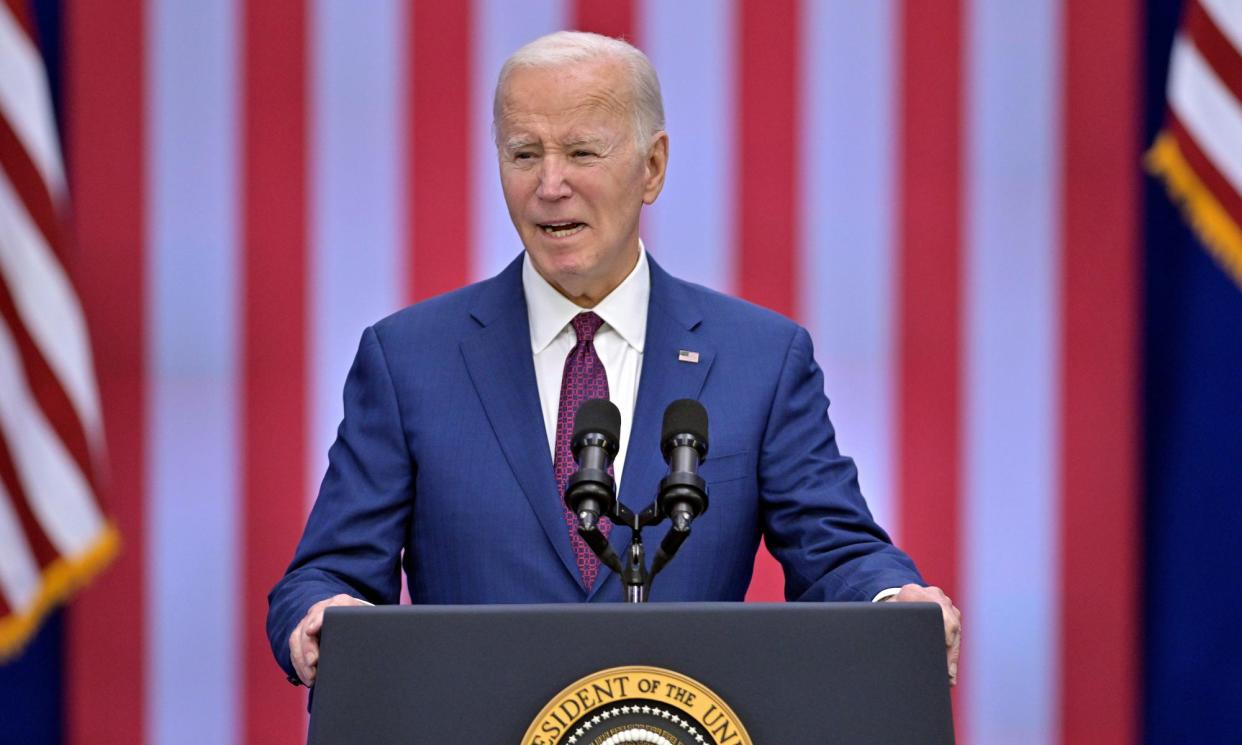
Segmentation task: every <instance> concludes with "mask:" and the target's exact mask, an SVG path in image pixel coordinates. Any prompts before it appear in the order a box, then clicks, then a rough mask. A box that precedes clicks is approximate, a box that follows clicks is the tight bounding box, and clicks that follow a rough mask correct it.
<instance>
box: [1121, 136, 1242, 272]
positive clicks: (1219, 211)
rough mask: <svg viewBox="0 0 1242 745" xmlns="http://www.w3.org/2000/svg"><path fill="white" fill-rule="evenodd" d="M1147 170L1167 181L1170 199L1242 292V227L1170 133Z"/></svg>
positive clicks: (1160, 138)
mask: <svg viewBox="0 0 1242 745" xmlns="http://www.w3.org/2000/svg"><path fill="white" fill-rule="evenodd" d="M1144 162H1145V164H1146V166H1147V170H1148V171H1149V172H1151V173H1152V174H1154V175H1156V176H1159V177H1160V178H1162V179H1163V180H1164V184H1165V187H1166V188H1167V189H1168V190H1169V196H1171V197H1172V198H1173V200H1174V201H1175V202H1177V203H1178V204H1180V205H1181V207H1182V213H1183V214H1184V215H1185V216H1186V220H1187V221H1188V222H1189V223H1190V224H1191V226H1192V227H1193V228H1194V229H1195V232H1196V233H1197V234H1198V235H1199V239H1200V240H1202V241H1203V243H1204V244H1205V245H1206V246H1207V247H1208V250H1209V251H1210V253H1211V254H1212V255H1213V256H1214V257H1215V258H1216V260H1217V261H1218V262H1219V263H1220V265H1221V266H1222V267H1224V269H1225V271H1226V272H1227V273H1228V274H1229V275H1230V276H1231V277H1233V281H1234V282H1236V283H1237V284H1238V286H1239V287H1240V288H1242V227H1239V226H1238V224H1237V223H1235V222H1234V221H1233V219H1232V218H1230V216H1229V213H1228V212H1226V211H1225V208H1224V207H1222V206H1221V204H1220V202H1219V201H1217V199H1216V195H1215V194H1213V193H1212V190H1211V189H1208V188H1207V187H1206V186H1205V185H1204V184H1203V182H1202V181H1200V180H1199V177H1198V176H1197V175H1196V174H1195V172H1194V170H1193V169H1191V167H1190V164H1189V163H1187V162H1186V158H1185V156H1184V155H1182V151H1181V148H1179V147H1178V146H1177V141H1176V140H1174V139H1173V135H1171V134H1170V133H1169V132H1167V131H1165V132H1161V133H1160V135H1159V136H1158V137H1156V142H1155V143H1154V144H1153V145H1152V146H1151V149H1150V150H1148V151H1147V155H1146V157H1145V158H1144Z"/></svg>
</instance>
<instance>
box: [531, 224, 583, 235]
mask: <svg viewBox="0 0 1242 745" xmlns="http://www.w3.org/2000/svg"><path fill="white" fill-rule="evenodd" d="M539 229H540V230H542V231H543V232H544V233H546V234H547V235H550V236H552V237H553V238H568V237H569V236H571V235H575V234H577V233H579V232H581V231H583V230H584V229H586V223H581V222H541V223H539Z"/></svg>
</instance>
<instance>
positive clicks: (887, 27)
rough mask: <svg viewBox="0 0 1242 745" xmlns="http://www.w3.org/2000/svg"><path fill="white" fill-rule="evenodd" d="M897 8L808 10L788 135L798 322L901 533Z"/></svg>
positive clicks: (879, 508) (843, 428)
mask: <svg viewBox="0 0 1242 745" xmlns="http://www.w3.org/2000/svg"><path fill="white" fill-rule="evenodd" d="M895 10H896V6H895V5H894V4H893V3H891V2H888V1H887V0H880V1H878V2H869V3H856V2H852V1H851V0H831V2H822V3H813V4H808V5H807V6H806V8H805V12H804V14H803V16H802V23H801V38H800V40H799V47H800V49H801V51H802V56H801V58H800V59H799V60H798V63H799V66H800V67H801V69H802V70H803V71H804V72H803V73H802V75H801V89H800V90H799V91H798V97H799V100H800V101H801V102H802V105H801V106H800V111H801V114H802V120H801V122H799V124H798V130H797V131H796V132H795V135H794V139H795V141H796V142H799V143H802V144H801V145H800V147H799V153H800V165H801V167H800V169H799V170H800V173H799V180H800V184H799V187H798V190H797V194H798V197H797V199H798V200H799V202H800V203H801V204H802V205H803V209H801V210H800V215H799V219H800V220H801V227H800V229H799V231H798V235H799V239H800V240H801V241H802V243H801V245H800V246H798V256H799V259H800V260H799V264H798V272H797V275H798V285H797V288H796V293H797V295H798V296H799V297H801V298H803V302H802V303H801V306H802V313H803V315H802V317H801V318H800V319H799V320H800V321H801V322H802V323H803V324H804V325H805V326H806V327H807V328H808V329H809V330H810V332H811V335H812V337H813V338H814V340H815V348H816V358H817V359H818V360H819V363H820V365H821V366H822V367H823V371H824V378H825V385H826V388H827V393H828V396H829V398H830V399H831V400H832V404H831V409H830V411H831V413H832V422H833V424H834V425H835V427H836V428H837V430H838V433H839V435H838V445H839V446H840V447H841V450H842V451H843V452H845V453H846V454H847V455H849V456H851V457H853V458H854V460H855V462H856V463H857V465H858V471H859V481H860V484H861V486H862V489H863V493H864V494H865V495H866V498H867V504H868V506H870V508H871V511H872V513H873V514H874V515H875V516H876V518H877V519H878V520H879V521H880V523H881V524H882V525H884V526H885V527H886V528H888V529H890V530H894V529H895V530H900V525H899V524H898V520H897V519H896V518H897V514H896V513H897V511H896V507H897V504H896V503H895V502H894V500H893V493H892V490H893V487H892V483H893V479H892V475H893V467H894V465H895V464H894V462H893V461H892V459H891V452H892V439H893V434H892V425H893V423H894V421H895V420H894V418H893V417H894V414H895V411H894V408H893V407H894V403H895V401H894V396H893V386H894V378H893V373H894V370H893V352H894V349H893V346H894V344H893V342H894V336H893V308H894V306H893V303H894V289H895V288H894V283H893V278H894V274H893V270H894V252H893V238H894V236H893V227H894V224H893V220H892V212H891V208H890V206H889V205H891V204H892V203H893V200H894V196H895V193H894V192H895V189H896V183H895V179H894V176H895V175H896V174H895V166H896V162H895V160H894V157H893V156H894V148H893V136H894V134H895V133H896V129H897V128H896V122H895V121H894V117H895V114H896V109H895V103H896V100H895V97H894V96H893V95H892V93H893V84H894V82H895V77H894V74H895V70H894V69H893V68H894V60H895V57H894V46H895V39H894V32H895V30H896V27H895V25H894V22H895V20H896V19H895V13H894V11H895ZM860 246H867V247H868V248H867V250H865V251H864V250H859V247H860Z"/></svg>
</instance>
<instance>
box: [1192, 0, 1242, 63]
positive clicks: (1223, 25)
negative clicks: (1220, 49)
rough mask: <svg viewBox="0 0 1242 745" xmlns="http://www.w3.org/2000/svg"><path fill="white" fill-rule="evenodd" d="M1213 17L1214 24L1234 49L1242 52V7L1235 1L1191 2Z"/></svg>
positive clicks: (1195, 0) (1207, 0)
mask: <svg viewBox="0 0 1242 745" xmlns="http://www.w3.org/2000/svg"><path fill="white" fill-rule="evenodd" d="M1190 1H1191V2H1195V3H1196V4H1197V5H1199V6H1201V7H1202V8H1203V10H1204V11H1206V12H1207V13H1208V15H1210V16H1211V17H1212V21H1213V23H1214V24H1215V25H1216V27H1217V28H1218V29H1220V31H1221V33H1222V34H1224V35H1225V36H1226V37H1227V38H1228V39H1229V43H1230V44H1231V45H1232V46H1233V48H1234V49H1236V50H1238V51H1239V52H1242V7H1240V6H1239V5H1238V4H1237V3H1236V2H1234V0H1190Z"/></svg>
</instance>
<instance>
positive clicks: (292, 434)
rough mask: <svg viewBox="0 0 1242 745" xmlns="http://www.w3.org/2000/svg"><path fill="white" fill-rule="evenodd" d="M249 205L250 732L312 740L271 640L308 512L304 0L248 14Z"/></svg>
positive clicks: (245, 120) (244, 456) (281, 739)
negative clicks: (277, 592) (283, 580)
mask: <svg viewBox="0 0 1242 745" xmlns="http://www.w3.org/2000/svg"><path fill="white" fill-rule="evenodd" d="M244 13H245V16H244V19H243V27H244V31H243V39H242V44H241V46H242V48H243V50H244V55H243V56H244V59H245V61H244V67H243V73H242V75H241V80H242V85H243V87H244V90H245V94H244V97H243V101H244V104H243V110H242V111H241V112H240V116H241V118H242V129H241V131H242V137H243V138H244V139H243V141H242V142H241V153H240V157H241V163H242V165H241V174H242V176H241V178H242V182H241V183H242V187H243V188H242V193H243V194H244V195H245V196H244V201H243V202H242V205H241V210H242V214H241V222H242V241H243V242H242V250H243V255H244V257H245V258H244V260H243V267H242V272H243V275H242V276H243V279H242V287H243V288H244V290H243V292H242V293H241V297H242V298H243V303H244V310H243V313H242V320H241V328H242V331H243V333H244V335H245V338H244V342H243V345H242V349H243V351H242V360H243V361H242V364H241V375H242V379H243V381H244V382H243V384H242V389H243V395H242V407H243V411H244V412H245V413H244V415H243V416H244V422H245V423H244V424H243V429H242V433H243V436H242V452H241V456H240V461H241V470H242V478H243V486H242V502H243V510H242V513H241V514H242V531H243V537H242V540H241V545H242V547H243V551H242V555H243V556H244V562H245V563H244V567H245V569H244V572H243V577H244V580H243V581H244V592H243V593H242V603H241V604H240V605H239V607H238V608H237V611H238V616H237V620H236V622H237V623H239V624H240V625H241V626H240V639H241V649H242V657H241V660H242V662H241V664H242V667H243V669H244V673H243V676H242V685H241V686H240V687H239V688H238V690H237V691H236V694H235V695H238V696H240V711H241V719H242V727H243V729H242V731H243V732H244V736H245V741H246V742H250V743H286V742H287V743H292V742H295V741H298V740H300V739H301V738H302V735H301V733H302V732H303V731H304V727H305V719H306V717H305V713H304V711H303V707H302V702H301V701H300V699H301V696H296V695H291V694H290V691H289V687H288V686H289V684H288V683H286V682H285V681H284V680H283V679H282V678H281V676H280V675H278V674H273V671H272V656H271V655H272V653H271V649H270V647H269V645H268V642H267V635H266V633H265V632H264V619H265V618H266V616H267V593H268V591H270V590H271V588H272V585H273V584H275V582H276V580H277V579H279V578H280V575H281V573H282V572H283V571H284V568H285V566H286V565H287V564H288V562H289V557H290V556H292V555H293V549H294V546H295V544H296V542H297V537H298V534H299V531H300V525H299V522H300V521H299V520H297V519H291V516H294V515H302V514H305V505H306V499H307V497H306V492H307V488H306V484H305V476H306V463H307V460H306V439H307V438H306V431H307V429H306V426H307V425H306V411H305V409H306V387H307V372H306V369H305V367H306V361H307V359H308V357H307V349H308V345H307V341H306V339H307V334H308V329H307V327H306V317H305V315H306V310H307V308H308V307H309V304H308V299H307V296H306V292H307V273H308V272H307V264H308V259H307V233H308V227H307V217H308V213H307V198H308V186H307V161H308V158H307V152H306V149H307V131H306V130H307V125H306V121H307V114H308V112H309V106H308V101H307V88H308V84H309V80H308V74H307V58H306V57H307V52H308V49H307V36H308V30H309V29H308V25H309V17H308V9H307V7H306V3H305V1H304V0H250V1H249V2H247V3H246V5H245V11H244Z"/></svg>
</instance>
